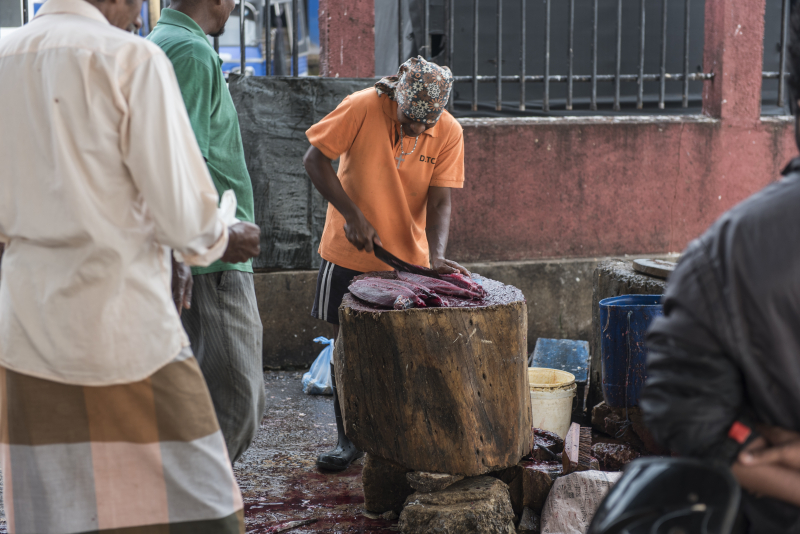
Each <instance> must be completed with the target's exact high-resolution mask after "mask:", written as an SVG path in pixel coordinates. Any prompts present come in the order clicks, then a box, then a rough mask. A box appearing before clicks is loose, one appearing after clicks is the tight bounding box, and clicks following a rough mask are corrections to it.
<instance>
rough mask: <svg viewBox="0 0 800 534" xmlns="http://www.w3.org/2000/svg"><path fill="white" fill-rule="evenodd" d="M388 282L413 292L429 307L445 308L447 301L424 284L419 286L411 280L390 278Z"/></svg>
mask: <svg viewBox="0 0 800 534" xmlns="http://www.w3.org/2000/svg"><path fill="white" fill-rule="evenodd" d="M389 281H390V282H392V283H394V284H401V285H403V286H405V287H407V288H409V289H410V290H412V291H413V292H414V294H415V295H417V296H418V297H419V298H421V299H422V300H424V301H425V304H426V305H427V306H428V307H431V308H447V303H446V302H444V301H442V298H441V297H440V296H439V295H437V294H436V293H434V292H433V291H431V290H429V289H428V288H427V287H425V286H421V285H419V284H415V283H413V282H407V281H405V280H393V279H390V280H389Z"/></svg>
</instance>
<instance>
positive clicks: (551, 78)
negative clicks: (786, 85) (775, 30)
mask: <svg viewBox="0 0 800 534" xmlns="http://www.w3.org/2000/svg"><path fill="white" fill-rule="evenodd" d="M472 1H473V5H472V7H473V10H472V11H473V16H472V24H473V42H472V49H473V64H472V75H471V76H464V75H456V76H454V80H455V82H467V83H469V82H471V84H472V99H471V108H472V110H473V111H477V109H478V84H481V83H494V84H495V97H496V103H495V108H496V109H497V110H502V109H503V105H504V104H503V101H502V95H503V83H517V84H519V90H520V98H519V109H520V110H525V108H526V92H525V86H526V84H527V83H542V84H543V85H544V87H543V98H542V110H543V111H545V112H547V111H550V108H551V91H550V88H551V84H553V83H566V85H567V90H566V106H565V107H566V109H567V110H572V109H573V96H574V84H575V83H589V84H591V97H590V102H589V108H590V109H591V110H593V111H594V110H597V85H598V83H603V82H612V83H613V84H614V93H613V94H614V97H613V109H614V110H615V111H619V110H620V101H621V96H620V94H621V86H622V84H623V83H627V82H636V83H637V84H638V88H637V92H636V108H637V109H642V108H643V107H644V82H659V91H658V107H659V108H660V109H664V106H665V97H666V89H665V86H666V82H667V81H670V80H674V81H682V82H683V84H682V102H681V105H682V107H684V108H687V107H688V106H689V82H690V81H703V80H710V79H712V78H713V77H714V74H713V73H705V72H690V70H689V45H690V39H689V36H690V25H689V22H690V11H691V9H690V8H691V0H682V1H683V4H684V21H683V22H684V28H683V33H684V35H683V69H682V72H680V73H668V72H667V71H666V62H667V4H668V2H669V1H670V0H661V3H662V6H661V7H662V9H661V13H662V24H661V55H660V69H659V72H658V73H653V74H648V73H645V37H646V32H645V22H646V19H645V3H646V0H639V34H638V37H639V39H638V41H639V42H638V43H637V44H638V48H639V54H638V69H637V71H638V72H636V74H623V72H622V52H623V48H622V46H623V39H622V29H623V26H622V13H623V0H616V4H617V5H616V28H615V30H616V35H615V37H616V50H615V53H616V55H615V58H614V59H615V62H614V65H615V68H614V73H613V74H598V72H597V66H598V57H597V51H598V45H597V39H598V18H599V17H598V11H599V10H598V4H599V2H600V0H589V1H591V2H592V3H591V6H592V15H593V16H592V38H591V51H590V53H591V74H586V75H583V74H575V72H574V62H575V48H574V40H575V3H576V0H568V2H569V4H568V7H569V12H568V13H569V15H568V17H569V20H568V28H569V31H568V43H567V66H566V67H567V71H568V74H567V75H559V74H551V43H552V32H551V3H552V0H542V1H543V3H544V17H543V30H544V32H543V34H544V43H543V47H542V50H543V67H544V68H543V70H544V72H543V74H541V75H530V74H527V71H526V44H527V27H526V26H527V24H526V20H527V10H526V7H527V0H521V1H520V2H519V5H520V9H519V12H518V14H519V17H520V26H519V31H520V51H519V55H520V73H519V74H517V75H503V72H502V64H503V42H502V37H503V31H504V27H503V15H504V11H503V8H504V5H503V4H504V0H494V2H496V24H497V43H496V44H495V49H496V53H495V57H494V60H493V62H494V63H495V67H496V68H495V74H494V75H493V76H492V75H481V74H479V73H478V72H479V60H478V50H479V42H478V28H479V18H480V11H479V3H480V1H481V0H472ZM484 1H486V0H484ZM581 1H584V2H585V1H586V0H578V2H581ZM672 1H677V0H672ZM785 1H786V2H787V3H788V2H789V1H790V0H785ZM424 6H425V13H424V20H425V29H426V31H428V32H429V31H430V26H429V20H430V0H425V1H424ZM453 11H454V0H449V13H450V17H449V28H451V30H452V28H453V27H454V24H453ZM449 33H450V35H451V36H452V35H454V32H452V31H450V32H449ZM784 40H785V39H784ZM448 41H449V44H448V46H449V48H448V50H449V56H448V57H449V58H450V61H451V63H452V61H453V60H452V57H453V56H452V54H453V50H454V49H455V45H454V44H453V41H454V39H452V38H450V39H448ZM425 55H426V56H429V55H430V36H429V35H428V38H427V39H426V48H425ZM768 75H771V73H765V77H768ZM450 107H451V108H452V99H451V103H450Z"/></svg>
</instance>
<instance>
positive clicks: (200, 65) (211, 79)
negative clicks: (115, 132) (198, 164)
mask: <svg viewBox="0 0 800 534" xmlns="http://www.w3.org/2000/svg"><path fill="white" fill-rule="evenodd" d="M147 38H148V39H149V40H150V41H152V42H154V43H155V44H157V45H158V46H160V47H161V49H162V50H163V51H164V53H166V54H167V57H168V58H169V59H170V61H172V67H173V68H174V69H175V75H176V76H177V78H178V84H179V85H180V88H181V94H182V95H183V101H184V103H185V104H186V111H188V112H189V120H190V121H191V122H192V129H193V130H194V135H195V137H196V138H197V144H198V145H200V152H201V153H202V154H203V157H204V158H205V160H206V165H208V171H209V173H211V179H212V180H213V181H214V185H215V186H216V188H217V192H218V193H219V194H220V196H222V193H223V192H225V191H226V190H228V189H233V192H234V193H236V200H237V202H238V204H239V205H238V208H237V209H236V218H237V219H239V220H240V221H247V222H254V217H253V186H252V184H251V182H250V174H248V172H247V164H246V163H245V159H244V148H243V147H242V134H241V132H240V131H239V116H238V115H237V114H236V108H235V107H234V105H233V99H231V93H230V91H228V84H227V83H226V82H225V78H224V77H223V75H222V69H221V68H220V67H221V65H222V60H221V59H220V57H219V55H217V53H216V52H215V51H214V48H213V47H212V46H211V44H209V42H208V39H207V38H206V35H205V34H204V33H203V30H202V29H201V28H200V26H199V25H198V24H197V23H196V22H195V21H194V20H192V19H191V18H190V17H189V16H188V15H184V14H183V13H181V12H180V11H175V10H174V9H164V10H163V11H162V12H161V18H160V19H159V21H158V24H156V27H155V28H153V31H152V32H151V33H150V35H149V36H148V37H147ZM229 270H236V271H245V272H249V273H251V272H253V267H252V261H251V260H248V261H246V262H244V263H224V262H221V261H217V262H214V263H212V264H211V265H209V266H208V267H194V268H192V274H206V273H214V272H218V271H229Z"/></svg>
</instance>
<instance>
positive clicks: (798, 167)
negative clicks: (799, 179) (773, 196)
mask: <svg viewBox="0 0 800 534" xmlns="http://www.w3.org/2000/svg"><path fill="white" fill-rule="evenodd" d="M797 171H800V157H797V158H794V159H793V160H792V161H790V162H789V164H788V165H786V167H785V168H784V169H783V172H781V174H782V175H784V176H786V175H787V174H791V173H793V172H797Z"/></svg>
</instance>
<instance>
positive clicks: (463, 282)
mask: <svg viewBox="0 0 800 534" xmlns="http://www.w3.org/2000/svg"><path fill="white" fill-rule="evenodd" d="M442 280H445V281H447V282H450V283H451V284H453V285H455V286H458V287H460V288H463V289H466V290H467V291H471V292H473V293H477V294H478V295H480V296H481V297H485V296H486V290H485V289H483V287H482V286H481V285H480V284H479V283H477V282H475V280H473V279H471V278H469V277H467V276H464V275H463V274H461V273H454V274H443V275H442Z"/></svg>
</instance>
